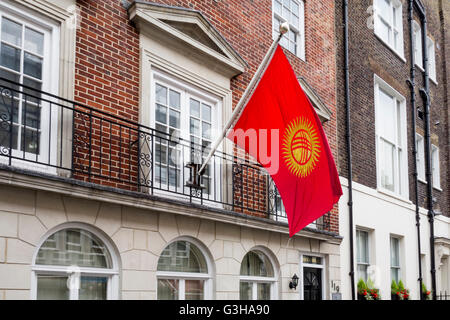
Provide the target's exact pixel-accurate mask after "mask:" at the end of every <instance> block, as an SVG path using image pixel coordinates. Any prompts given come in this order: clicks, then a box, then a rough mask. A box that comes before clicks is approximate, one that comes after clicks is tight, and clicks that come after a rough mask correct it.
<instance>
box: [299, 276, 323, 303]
mask: <svg viewBox="0 0 450 320" xmlns="http://www.w3.org/2000/svg"><path fill="white" fill-rule="evenodd" d="M303 299H304V300H322V269H317V268H303Z"/></svg>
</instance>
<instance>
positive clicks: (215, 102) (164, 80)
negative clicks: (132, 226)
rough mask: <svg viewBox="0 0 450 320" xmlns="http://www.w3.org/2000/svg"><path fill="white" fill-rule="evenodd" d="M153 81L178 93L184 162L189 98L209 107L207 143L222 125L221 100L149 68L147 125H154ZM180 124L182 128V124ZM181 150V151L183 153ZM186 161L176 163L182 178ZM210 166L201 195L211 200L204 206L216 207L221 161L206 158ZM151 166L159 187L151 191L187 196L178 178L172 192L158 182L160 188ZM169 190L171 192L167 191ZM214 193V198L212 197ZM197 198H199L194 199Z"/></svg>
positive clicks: (219, 190) (220, 193)
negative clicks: (208, 181)
mask: <svg viewBox="0 0 450 320" xmlns="http://www.w3.org/2000/svg"><path fill="white" fill-rule="evenodd" d="M156 83H159V84H161V85H163V86H166V87H168V88H172V89H175V90H176V91H178V92H180V93H181V108H180V112H181V116H180V123H181V130H180V131H181V138H182V139H184V140H185V142H184V143H182V147H181V150H183V151H184V154H183V157H182V158H183V159H184V160H185V162H186V161H187V160H188V159H190V154H189V152H188V151H189V148H188V147H187V142H188V141H190V133H189V115H190V111H189V99H190V98H191V97H192V98H194V99H196V100H199V101H202V102H206V103H207V104H209V105H210V106H211V108H212V109H211V117H212V119H211V120H212V121H211V137H210V138H211V142H212V143H213V142H214V141H215V139H216V136H217V134H218V132H219V128H221V124H222V101H221V100H220V98H218V97H216V96H215V95H213V94H210V93H209V92H206V91H204V90H202V89H200V88H197V87H194V86H192V85H189V84H188V83H186V82H185V81H183V80H181V79H178V78H176V77H174V76H171V75H169V74H167V73H165V72H163V71H161V70H159V69H157V68H152V71H151V94H150V127H151V128H156V126H155V124H156V122H155V121H156V120H155V108H156V97H155V94H154V93H155V87H156ZM183 125H184V127H183ZM222 148H223V146H222V144H221V145H219V147H218V148H217V151H219V152H222ZM183 151H182V152H183ZM185 165H186V163H183V164H181V163H180V164H179V167H180V169H181V170H184V177H185V178H188V177H189V170H188V169H187V168H185ZM210 165H211V172H214V173H215V176H214V177H211V178H212V183H211V186H210V193H209V194H205V193H204V194H203V201H208V196H209V198H210V199H211V200H213V201H214V202H208V205H212V206H217V207H220V206H221V205H220V203H219V202H220V201H221V197H222V184H221V180H222V170H221V167H222V163H219V162H218V160H217V161H215V162H214V158H212V159H211V161H210ZM213 165H214V166H215V170H213V169H212V166H213ZM154 168H155V164H153V169H154ZM153 169H152V175H153V176H152V179H153V180H152V181H153V184H154V186H155V187H156V188H158V189H159V188H161V189H163V190H158V189H155V190H154V191H153V192H154V193H155V194H158V195H162V196H170V197H175V198H179V199H181V200H186V199H188V197H189V196H188V195H189V190H188V189H189V188H186V187H185V186H184V185H185V183H186V181H181V177H180V184H179V185H178V186H177V188H176V190H177V191H176V193H173V191H175V187H170V186H169V187H168V186H167V185H163V184H161V187H160V185H159V183H158V184H156V175H155V170H153ZM164 189H169V191H165V190H164ZM170 191H172V192H170ZM181 193H184V194H185V195H181ZM214 195H215V196H216V198H215V199H214ZM198 200H199V201H200V199H198ZM192 201H194V202H195V201H196V198H195V197H193V198H192Z"/></svg>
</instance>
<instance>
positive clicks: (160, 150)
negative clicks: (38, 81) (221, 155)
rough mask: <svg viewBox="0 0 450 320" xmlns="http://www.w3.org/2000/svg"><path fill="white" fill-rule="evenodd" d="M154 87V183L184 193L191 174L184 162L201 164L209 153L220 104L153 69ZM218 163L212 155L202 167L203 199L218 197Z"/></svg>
mask: <svg viewBox="0 0 450 320" xmlns="http://www.w3.org/2000/svg"><path fill="white" fill-rule="evenodd" d="M153 88H154V89H153V96H154V104H153V110H152V119H154V121H153V127H154V128H155V129H156V130H157V131H156V137H155V139H154V146H153V147H154V149H155V163H154V168H153V169H154V170H153V172H154V180H153V181H154V183H153V186H154V187H155V188H157V189H161V190H167V191H175V192H178V193H180V192H181V193H183V188H185V187H184V184H185V183H186V181H187V180H188V179H189V177H190V176H189V174H190V172H189V170H188V169H187V168H185V164H187V163H188V162H191V161H194V162H195V163H202V162H203V160H204V159H205V158H206V155H207V154H208V153H209V150H210V149H209V148H210V145H211V142H212V141H213V139H214V135H213V132H214V129H215V128H217V127H218V124H219V123H220V117H219V114H220V112H218V110H217V109H219V107H220V104H219V101H218V100H217V99H216V98H214V97H213V96H210V95H208V94H206V93H204V92H202V91H200V90H198V89H196V88H193V87H190V86H187V85H185V84H183V83H181V82H179V81H177V80H175V79H172V78H169V77H166V76H165V75H163V74H162V73H159V72H156V71H155V73H154V85H153ZM180 141H181V142H180ZM219 151H220V149H219ZM219 166H220V163H218V161H215V159H214V158H213V159H211V161H210V162H209V164H208V166H207V167H206V169H205V174H204V175H203V177H202V183H203V185H204V186H205V189H204V190H203V193H204V196H205V199H211V200H219V199H218V198H217V197H218V196H219V195H220V191H219V190H220V183H219V182H220V167H219ZM213 184H215V185H213ZM186 192H188V191H186ZM186 192H185V193H186Z"/></svg>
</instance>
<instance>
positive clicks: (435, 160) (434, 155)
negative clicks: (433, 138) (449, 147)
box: [431, 144, 441, 191]
mask: <svg viewBox="0 0 450 320" xmlns="http://www.w3.org/2000/svg"><path fill="white" fill-rule="evenodd" d="M431 173H432V176H433V178H432V179H433V188H435V189H437V190H439V191H441V172H440V162H439V148H438V147H437V146H435V145H434V144H432V145H431Z"/></svg>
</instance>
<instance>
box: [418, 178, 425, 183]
mask: <svg viewBox="0 0 450 320" xmlns="http://www.w3.org/2000/svg"><path fill="white" fill-rule="evenodd" d="M417 180H418V181H420V182H422V183H424V184H427V183H428V182H426V181H425V180H424V179H422V178H417Z"/></svg>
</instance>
